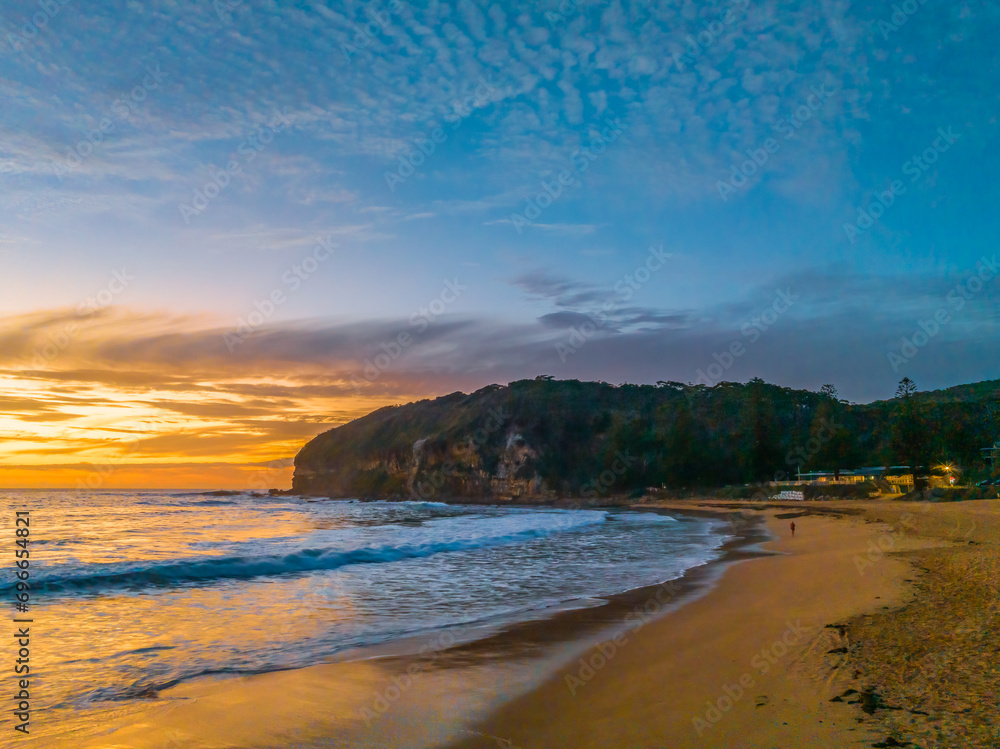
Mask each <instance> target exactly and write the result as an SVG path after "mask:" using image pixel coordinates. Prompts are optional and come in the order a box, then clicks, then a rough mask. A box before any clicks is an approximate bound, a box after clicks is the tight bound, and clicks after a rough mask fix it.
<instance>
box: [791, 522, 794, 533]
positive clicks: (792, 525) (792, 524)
mask: <svg viewBox="0 0 1000 749" xmlns="http://www.w3.org/2000/svg"><path fill="white" fill-rule="evenodd" d="M791 528H792V536H795V521H794V520H793V521H792V523H791Z"/></svg>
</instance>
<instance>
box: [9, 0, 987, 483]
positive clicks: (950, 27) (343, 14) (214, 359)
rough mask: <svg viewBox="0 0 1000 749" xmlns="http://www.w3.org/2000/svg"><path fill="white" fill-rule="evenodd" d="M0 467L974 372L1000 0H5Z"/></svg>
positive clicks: (143, 468)
mask: <svg viewBox="0 0 1000 749" xmlns="http://www.w3.org/2000/svg"><path fill="white" fill-rule="evenodd" d="M0 9H2V10H0V100H2V102H3V106H2V108H0V292H2V293H0V486H26V487H51V486H70V487H79V488H115V487H176V488H207V489H212V488H223V487H226V488H254V489H257V490H262V489H266V488H270V487H278V488H284V487H287V486H288V485H289V483H290V476H291V467H290V466H291V459H292V457H293V456H294V455H295V453H296V452H297V451H298V449H299V448H300V447H301V446H302V444H304V442H305V441H307V440H308V439H310V438H311V437H313V436H314V435H316V434H318V433H320V432H322V431H325V430H326V429H329V428H331V427H333V426H336V425H338V424H342V423H344V422H346V421H348V420H350V419H353V418H357V417H359V416H361V415H364V414H365V413H368V412H369V411H371V410H373V409H375V408H378V407H380V406H383V405H386V404H391V403H405V402H408V401H412V400H416V399H420V398H426V397H435V396H438V395H443V394H447V393H450V392H454V391H456V390H462V391H465V392H469V391H472V390H476V389H478V388H480V387H483V386H485V385H488V384H491V383H506V382H509V381H511V380H515V379H521V378H530V377H535V376H536V375H540V374H546V375H552V376H554V377H556V378H559V379H569V378H578V379H586V380H603V381H607V382H611V383H614V384H617V383H622V382H639V383H656V382H657V381H661V380H663V381H679V382H691V383H693V382H701V383H704V384H709V385H714V384H716V383H718V382H720V381H739V382H745V381H746V380H748V379H750V378H752V377H762V378H764V379H765V380H767V381H769V382H775V383H777V384H780V385H783V386H787V387H794V388H809V389H818V388H819V387H820V386H821V385H823V384H825V383H832V384H834V385H835V386H836V387H837V388H838V390H839V392H840V395H841V397H842V398H845V399H848V400H851V401H855V402H868V401H871V400H875V399H882V398H888V397H891V396H892V394H893V392H894V391H895V387H896V383H897V381H898V380H899V379H901V378H902V377H904V376H908V377H910V378H912V379H914V380H915V381H916V382H917V384H918V386H919V387H920V388H921V389H937V388H943V387H948V386H951V385H957V384H961V383H967V382H975V381H979V380H984V379H994V378H997V377H998V376H1000V375H998V366H1000V348H998V346H997V345H996V344H997V336H998V333H1000V329H998V326H997V312H998V302H1000V284H998V283H997V281H996V278H997V276H998V274H1000V262H998V254H1000V252H998V250H1000V248H998V246H997V241H996V237H997V236H998V228H1000V227H998V224H1000V211H998V210H997V203H998V198H1000V190H998V188H997V184H996V181H997V172H998V169H997V167H998V166H1000V159H998V143H997V116H998V113H1000V86H998V73H1000V65H998V54H1000V52H998V48H997V45H996V39H997V38H998V36H1000V34H998V32H1000V6H997V5H996V4H994V3H989V2H951V3H946V2H943V0H924V1H921V0H906V2H901V3H897V4H892V5H889V4H885V3H874V2H856V3H848V2H842V1H841V0H810V1H809V2H780V3H778V2H766V1H754V0H724V1H722V2H698V3H695V2H669V3H668V2H664V3H637V2H635V3H633V2H621V1H616V2H573V0H562V1H561V2H558V1H557V0H552V1H551V2H541V3H538V4H527V5H526V4H521V3H510V2H496V3H488V2H474V1H473V0H458V1H457V2H431V3H421V4H417V3H407V2H403V0H389V1H388V2H385V1H381V0H371V1H370V2H341V3H329V2H305V3H296V4H294V5H292V4H290V3H275V2H254V1H252V0H215V2H214V3H213V2H208V1H207V0H203V1H202V2H198V3H195V2H163V1H159V0H152V1H151V2H143V3H139V2H134V1H132V0H130V1H128V2H119V1H118V0H108V1H107V2H103V3H100V4H99V5H98V6H97V7H92V6H91V5H90V4H85V3H82V2H79V0H42V1H41V2H20V1H17V2H14V1H11V0H2V2H0Z"/></svg>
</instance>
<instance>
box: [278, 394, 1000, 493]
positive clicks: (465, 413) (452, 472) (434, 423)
mask: <svg viewBox="0 0 1000 749" xmlns="http://www.w3.org/2000/svg"><path fill="white" fill-rule="evenodd" d="M907 383H909V381H908V380H905V381H904V383H901V386H900V390H899V391H898V392H897V395H896V397H895V398H892V399H889V400H885V401H876V402H874V403H870V404H863V405H856V404H848V403H846V402H845V401H842V400H839V399H838V398H837V396H836V391H835V390H834V389H833V388H832V386H825V387H824V388H823V391H822V392H819V393H815V392H810V391H806V390H791V389H789V388H784V387H779V386H777V385H771V384H768V383H765V382H764V381H762V380H759V379H754V380H751V381H750V382H748V383H746V384H741V383H731V382H724V383H720V384H719V385H716V386H715V387H707V386H704V385H685V384H682V383H678V382H660V383H658V384H657V385H656V386H653V385H620V386H613V385H609V384H607V383H603V382H579V381H577V380H553V379H551V378H548V377H539V378H536V379H534V380H520V381H517V382H512V383H510V384H509V385H506V386H500V385H490V386H488V387H485V388H482V389H481V390H478V391H476V392H474V393H471V394H468V395H467V394H464V393H452V394H451V395H446V396H443V397H441V398H436V399H433V400H423V401H418V402H416V403H410V404H407V405H404V406H390V407H386V408H382V409H379V410H378V411H375V412H373V413H371V414H368V415H367V416H364V417H362V418H360V419H356V420H355V421H352V422H350V423H348V424H344V425H343V426H339V427H336V428H334V429H331V430H330V431H328V432H325V433H323V434H321V435H319V436H318V437H316V438H314V439H313V440H312V441H310V442H309V443H308V444H307V445H306V446H305V447H304V448H303V449H302V450H301V451H300V452H299V454H298V455H297V456H296V458H295V477H294V481H293V491H295V492H299V493H305V494H315V495H324V496H340V497H346V496H381V497H390V496H400V497H422V498H448V497H470V498H472V497H491V496H494V497H512V496H553V495H559V496H585V497H587V496H590V497H593V496H599V495H603V494H607V493H616V494H620V493H627V492H630V491H633V490H641V489H643V488H645V487H650V486H657V487H658V486H666V487H669V488H682V487H684V488H693V487H706V488H708V487H715V486H722V485H725V484H731V483H745V482H754V481H764V480H772V479H782V478H790V477H792V476H793V475H794V474H795V473H796V472H797V471H798V470H799V469H800V468H801V469H802V470H803V471H805V470H836V469H838V468H850V467H856V466H872V465H926V464H931V463H939V462H957V463H958V464H960V465H964V466H969V467H972V466H976V465H981V464H982V454H981V452H980V449H981V448H983V447H986V446H988V445H990V444H992V443H993V441H994V440H996V439H997V438H998V437H1000V381H992V382H983V383H978V384H976V385H963V386H959V387H956V388H951V389H949V390H943V391H934V392H932V393H919V392H915V388H914V387H913V386H912V383H909V384H908V385H907Z"/></svg>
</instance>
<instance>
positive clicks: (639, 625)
mask: <svg viewBox="0 0 1000 749" xmlns="http://www.w3.org/2000/svg"><path fill="white" fill-rule="evenodd" d="M980 505H982V506H981V507H980ZM658 506H660V507H662V508H663V509H669V510H673V511H678V510H680V511H684V512H691V513H702V512H706V513H707V512H710V513H715V514H718V513H721V514H722V516H723V517H724V518H726V519H728V520H729V521H730V529H731V531H732V532H737V533H739V535H740V538H739V539H738V540H737V541H735V542H733V543H732V544H730V547H729V549H728V551H727V557H726V561H725V563H717V564H711V565H706V566H704V567H701V568H697V569H696V570H695V571H693V572H692V573H691V574H689V575H688V576H686V577H685V578H684V580H682V581H679V582H678V583H677V584H676V585H669V584H668V585H663V586H655V587H653V588H644V589H638V590H635V591H631V592H629V593H628V594H624V595H622V596H617V597H615V598H613V599H612V600H611V601H610V602H608V603H607V604H606V605H603V606H595V607H593V608H586V609H576V610H573V611H564V612H561V613H558V614H556V615H554V616H552V617H551V618H548V619H544V620H539V621H529V622H522V623H520V624H517V625H512V626H507V627H505V628H503V629H501V630H499V631H489V632H481V633H478V634H479V635H482V636H479V637H478V639H476V640H475V641H471V642H468V643H465V644H459V645H452V644H451V643H450V642H447V641H444V640H442V639H441V637H440V636H439V637H438V638H436V639H435V638H426V641H424V642H423V643H422V644H420V643H409V644H407V646H408V647H409V648H410V651H411V652H409V654H404V653H387V652H377V651H366V652H364V653H354V654H349V656H350V657H358V656H365V657H366V659H365V660H355V661H351V662H343V663H330V664H323V665H318V666H314V667H311V668H306V669H298V670H292V671H284V672H278V673H271V674H262V675H259V676H252V677H245V678H235V679H233V678H231V679H222V680H216V681H203V682H193V683H189V684H184V685H181V686H178V687H175V688H174V689H172V690H169V691H167V692H164V693H163V694H161V695H160V699H158V700H155V701H153V702H151V703H150V704H149V705H148V706H143V707H141V708H140V709H138V710H137V711H136V710H134V709H133V710H130V711H129V713H128V714H126V715H123V716H121V720H120V721H119V722H118V723H117V724H116V725H114V726H104V727H103V730H102V734H103V735H101V736H100V737H93V738H92V739H90V740H86V741H84V740H78V741H76V742H75V743H74V744H73V745H74V746H83V747H105V748H107V747H120V748H122V749H124V747H134V748H135V749H139V748H140V747H142V748H149V749H152V748H153V747H169V748H170V749H174V748H176V749H180V747H185V748H191V749H198V748H203V749H207V748H208V747H244V748H246V747H265V746H284V747H289V746H296V747H313V746H315V747H320V746H322V747H400V748H403V747H421V746H453V747H456V749H458V748H461V749H472V748H478V747H511V748H513V747H521V748H522V749H529V748H530V749H535V748H536V747H537V748H538V749H543V748H546V749H547V748H549V747H574V748H577V747H602V748H604V747H619V746H620V747H630V749H631V748H632V747H657V748H658V749H662V748H663V747H671V749H673V748H675V747H676V748H679V749H683V748H684V747H747V746H755V747H757V746H759V747H772V746H773V747H790V746H830V747H852V746H857V747H861V746H865V747H869V746H872V745H873V744H875V745H884V746H898V745H904V746H905V745H906V744H905V743H887V740H888V739H889V738H890V737H894V738H893V739H892V740H894V741H900V742H902V741H905V739H906V737H907V736H908V735H909V734H908V733H907V732H909V733H910V734H912V735H917V734H916V733H914V732H916V731H919V732H920V735H921V737H922V742H921V744H920V745H921V746H955V745H956V744H954V743H950V744H949V743H947V742H948V741H951V740H952V739H951V738H949V737H962V740H961V741H960V744H961V745H963V746H997V745H998V744H997V743H996V742H993V743H980V742H981V741H982V742H988V741H989V739H988V738H986V739H983V738H982V737H983V736H988V733H989V731H990V730H993V729H991V728H989V727H987V728H983V727H982V726H983V721H989V720H992V717H991V716H992V713H990V712H989V710H993V711H994V712H996V709H995V708H996V705H995V704H994V705H992V706H991V707H990V708H989V710H984V709H982V708H980V707H977V705H978V704H979V703H978V702H977V700H979V698H981V697H982V695H983V694H984V690H986V691H987V692H988V691H989V690H990V689H994V690H995V686H990V685H991V684H992V685H995V684H996V683H997V680H996V679H993V680H992V681H990V678H992V677H991V676H990V675H991V674H992V675H996V674H994V671H992V670H988V669H987V671H986V676H984V677H983V679H979V680H978V681H975V680H972V681H970V674H975V672H976V669H977V668H980V667H982V666H983V663H982V656H980V661H979V662H978V663H977V662H976V661H975V660H974V656H975V652H976V651H975V650H974V648H975V647H979V648H982V647H983V646H984V642H985V640H984V639H983V635H982V632H983V631H984V630H983V629H982V627H979V625H981V624H982V621H980V620H981V619H982V616H980V619H977V620H976V622H973V623H972V624H970V623H969V622H970V619H969V617H970V612H981V611H982V610H983V606H984V605H985V606H986V609H985V610H986V611H987V613H988V614H989V613H990V612H992V614H993V615H994V616H995V617H996V616H1000V614H998V612H997V608H998V606H997V603H996V601H997V598H996V596H994V598H993V599H992V601H986V600H984V599H983V596H984V593H990V592H995V591H993V588H995V587H996V585H997V584H998V583H989V584H987V582H985V580H986V579H987V578H988V577H989V576H990V575H992V574H993V573H995V572H997V569H996V559H997V555H996V553H995V552H996V544H997V538H998V534H997V530H998V529H1000V513H998V511H997V508H998V507H1000V505H997V504H991V503H988V502H986V503H977V502H965V503H957V504H954V505H934V506H927V505H920V506H917V507H908V503H903V502H898V501H896V502H888V501H867V502H864V501H853V502H852V501H845V502H816V503H813V502H809V503H803V502H796V503H790V504H787V505H783V504H760V503H747V502H741V503H734V502H707V501H684V502H677V503H673V504H669V505H667V504H662V505H658ZM643 509H644V510H648V509H649V506H648V505H644V506H643ZM914 518H915V519H914ZM792 520H794V522H795V523H796V527H797V530H796V534H795V537H794V538H792V537H791V534H790V532H789V527H788V526H789V523H790V522H791V521H792ZM760 523H766V527H767V528H768V529H769V531H770V533H771V534H772V535H773V537H774V538H776V539H777V540H773V541H767V542H763V543H762V539H763V537H762V536H761V534H760V525H759V524H760ZM973 523H975V524H976V528H973V529H972V530H968V529H969V528H970V527H971V525H972V524H973ZM974 539H980V540H979V541H977V542H976V543H978V544H979V546H978V547H971V546H969V545H968V544H969V541H971V540H974ZM990 539H992V540H990ZM990 544H992V545H990ZM969 549H972V551H973V552H976V553H978V554H980V556H977V557H966V556H962V555H963V554H965V553H966V552H968V551H969ZM761 552H764V553H761ZM983 555H985V556H983ZM921 559H933V560H936V564H937V566H936V567H935V568H933V569H932V570H929V571H928V570H925V571H923V572H921V571H920V569H919V568H917V567H915V566H914V564H915V563H916V564H919V563H920V560H921ZM956 560H957V561H956ZM939 568H940V569H939ZM969 574H972V575H973V577H974V578H976V579H977V580H978V579H979V578H977V577H976V576H977V575H978V576H980V577H982V578H983V580H980V582H979V584H978V587H976V585H975V584H973V585H972V588H971V589H970V590H971V592H969V593H968V595H965V597H964V598H963V597H962V596H959V598H961V599H962V601H965V603H962V601H959V602H957V603H956V602H955V600H954V599H955V592H956V591H958V592H959V593H961V591H962V590H964V589H962V588H960V580H964V579H965V578H967V577H968V576H969ZM963 575H964V577H962V576H963ZM997 577H998V576H997V575H993V578H991V579H996V578H997ZM961 585H965V583H961ZM990 585H992V587H990ZM966 587H969V586H968V585H966ZM987 588H989V590H987ZM918 593H920V594H921V595H917V594H918ZM932 594H933V595H932ZM943 602H948V604H949V606H950V607H951V609H954V612H953V613H954V617H964V618H963V619H960V620H959V623H960V624H961V622H965V624H966V625H968V626H966V628H965V629H966V630H968V632H969V633H970V634H968V636H967V637H966V638H965V640H968V642H965V640H963V641H962V642H963V643H964V644H963V645H962V646H961V647H960V648H957V649H952V650H951V651H948V652H947V653H945V651H944V650H942V648H943V645H942V644H941V643H943V642H945V641H950V638H953V635H954V629H948V627H953V626H954V624H953V623H952V622H951V621H950V619H949V618H948V616H943V617H942V615H941V609H942V607H943ZM682 604H683V605H682ZM954 617H952V618H954ZM992 621H994V622H995V621H996V619H994V620H992ZM977 627H979V629H977ZM959 631H960V632H961V631H962V630H961V627H959ZM986 631H988V629H987V630H986ZM977 632H978V634H976V633H977ZM467 634H469V635H470V636H477V633H475V632H473V633H467ZM993 634H994V635H995V632H994V633H993ZM990 642H991V643H992V640H990ZM929 643H938V644H937V645H936V646H935V647H936V648H937V649H936V650H932V655H930V656H928V655H927V654H926V653H925V654H924V659H923V660H922V661H920V664H919V665H920V668H921V669H922V671H921V677H922V678H923V679H924V682H921V684H922V686H921V689H922V691H921V692H920V693H919V694H916V695H914V694H913V693H912V689H911V687H912V685H913V684H914V683H915V681H914V680H913V679H908V678H899V674H900V673H902V672H903V671H904V670H905V669H904V668H903V666H902V665H901V663H903V664H904V665H905V661H900V660H899V659H900V658H910V657H913V656H914V654H915V653H917V654H919V653H918V651H920V649H921V647H924V649H925V650H926V649H927V647H930V645H929ZM394 647H399V645H397V646H394ZM990 647H992V648H993V651H991V652H992V653H993V656H992V660H989V659H987V661H988V662H987V663H986V665H987V666H990V667H992V666H993V664H994V662H1000V650H998V649H997V648H996V646H995V645H992V644H990ZM414 651H416V652H414ZM942 653H944V654H943V655H942ZM372 655H377V656H379V657H370V656H372ZM935 659H936V660H935ZM911 665H912V664H911ZM956 666H961V668H957V667H956ZM928 674H931V676H933V678H936V679H937V680H938V682H941V680H945V681H948V680H950V681H951V682H952V685H951V689H952V691H951V692H946V694H948V695H951V696H952V699H951V701H950V702H947V704H945V705H942V704H941V702H942V700H941V699H938V694H939V693H938V691H936V690H938V689H939V688H941V689H943V688H944V687H943V686H941V684H939V683H938V682H934V681H933V680H931V681H928V679H930V678H931V676H928ZM984 679H985V680H984ZM955 682H957V686H956V685H955ZM942 683H943V682H942ZM907 689H910V691H909V692H908V691H907ZM956 689H958V690H959V693H957V695H956V692H955V690H956ZM961 689H964V690H965V691H964V692H962V691H961ZM851 690H853V691H851ZM861 693H864V694H861ZM993 694H995V692H993ZM842 695H843V696H842ZM921 696H922V697H921ZM921 699H923V702H921V701H920V700H921ZM935 700H936V701H935ZM980 701H981V700H980ZM993 703H996V700H995V699H994V700H993ZM922 704H923V705H925V706H928V705H929V706H930V707H931V708H932V710H938V713H937V714H929V713H930V711H926V710H921V709H920V705H922ZM886 705H890V706H892V707H896V708H899V709H895V710H887V709H885V706H886ZM922 713H928V714H927V715H924V714H922ZM986 713H989V715H987V714H986ZM962 721H965V723H964V724H963V723H962ZM987 725H989V724H987ZM933 736H944V737H945V738H943V739H935V738H933ZM927 737H931V738H930V739H928V738H927ZM81 738H82V737H81ZM935 741H939V742H941V743H934V742H935ZM924 742H927V743H924Z"/></svg>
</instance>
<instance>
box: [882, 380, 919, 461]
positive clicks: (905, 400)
mask: <svg viewBox="0 0 1000 749" xmlns="http://www.w3.org/2000/svg"><path fill="white" fill-rule="evenodd" d="M916 392H917V384H916V383H915V382H914V381H913V380H911V379H910V378H909V377H904V378H903V379H902V380H900V381H899V387H897V388H896V400H897V404H896V407H895V408H894V409H893V419H892V428H891V430H890V443H891V445H892V450H893V452H894V453H895V455H896V459H897V460H898V461H900V462H901V463H903V464H904V465H908V466H909V467H910V471H911V472H913V473H916V470H917V466H918V465H919V464H920V463H922V462H923V461H924V458H925V455H926V452H927V425H926V424H925V423H924V418H923V414H922V413H921V410H920V406H919V404H918V403H917V398H915V397H914V396H915V395H916Z"/></svg>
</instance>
